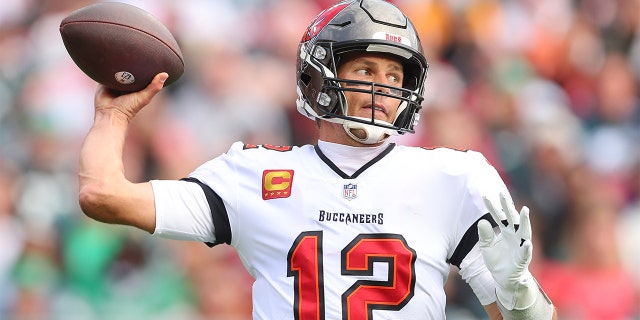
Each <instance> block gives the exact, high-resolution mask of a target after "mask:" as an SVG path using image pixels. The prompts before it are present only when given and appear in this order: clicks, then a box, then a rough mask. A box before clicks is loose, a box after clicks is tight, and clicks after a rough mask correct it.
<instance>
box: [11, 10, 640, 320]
mask: <svg viewBox="0 0 640 320" xmlns="http://www.w3.org/2000/svg"><path fill="white" fill-rule="evenodd" d="M124 2H127V3H130V4H134V5H136V6H139V7H141V8H143V9H145V10H147V11H149V12H151V13H152V14H154V15H155V16H157V17H158V18H159V19H160V20H161V21H162V22H163V23H165V24H166V25H167V26H168V27H169V29H170V30H171V31H172V32H173V34H174V35H175V37H176V38H177V40H178V42H179V43H180V45H181V48H182V50H183V54H184V57H185V61H186V71H185V73H184V75H183V76H182V78H180V79H179V80H178V82H176V83H175V84H173V85H171V86H169V87H167V88H166V89H165V90H164V91H163V92H162V93H161V94H160V95H159V96H158V97H157V98H156V99H155V100H154V101H153V102H152V105H150V106H149V107H148V108H146V109H144V110H143V111H142V112H141V114H140V115H139V116H138V117H137V118H136V119H135V122H134V125H133V127H132V128H131V130H130V133H129V136H128V142H127V146H126V150H125V166H126V172H127V176H128V177H129V178H130V179H131V180H134V181H143V180H148V179H152V178H154V179H177V178H181V177H185V176H187V175H188V174H189V172H191V170H192V169H194V168H195V167H196V166H197V165H199V164H201V163H202V162H204V161H206V160H208V159H210V158H213V157H215V156H217V155H219V154H220V153H222V152H224V151H226V150H227V148H228V147H229V146H230V144H231V143H232V142H233V141H236V140H242V141H244V142H247V143H257V144H261V143H270V144H274V145H300V144H304V143H313V142H314V141H315V124H314V123H313V122H312V121H309V120H307V119H306V118H303V117H302V116H300V115H299V114H298V113H297V111H296V110H295V98H296V96H295V53H296V49H297V45H298V42H299V40H300V38H301V36H302V32H303V31H304V30H305V29H306V27H307V25H308V24H309V23H310V21H311V20H312V19H313V18H314V17H315V15H316V14H317V13H319V12H320V10H322V9H324V8H326V7H328V6H330V5H331V4H333V2H334V1H332V0H233V1H232V0H216V1H213V0H187V1H185V0H183V1H178V0H139V1H124ZM393 2H394V3H396V4H397V5H399V6H400V7H401V8H403V9H405V11H406V12H407V13H408V15H409V16H410V18H411V19H412V20H413V21H414V23H415V24H416V26H417V28H418V30H419V31H420V36H421V39H422V41H423V46H424V49H425V53H426V56H427V60H428V61H429V63H430V70H429V77H428V80H427V86H426V101H425V102H424V104H423V106H424V109H423V111H422V118H421V122H420V126H419V128H418V129H417V132H416V134H415V135H404V136H399V137H395V138H394V139H395V140H397V142H399V143H404V144H410V145H417V146H435V145H442V146H450V147H456V148H468V149H475V150H478V151H481V152H483V153H484V154H485V155H486V157H487V158H488V159H489V161H490V162H491V163H492V164H493V165H494V166H495V167H496V168H497V169H498V171H499V172H500V174H501V175H502V176H503V178H504V179H505V181H506V182H507V184H508V185H509V187H510V188H511V190H512V192H513V197H514V199H515V200H516V202H517V203H518V207H520V206H521V205H527V206H529V207H530V208H531V212H532V219H533V223H534V233H535V237H536V238H535V240H534V244H535V253H534V254H535V258H534V262H533V264H532V266H531V270H532V273H533V274H534V275H535V276H536V277H537V279H538V280H539V282H540V283H541V284H542V286H543V287H544V288H545V289H546V292H547V294H548V295H549V296H550V297H551V298H552V299H553V301H554V303H555V305H556V306H557V310H558V312H559V314H560V318H561V319H594V320H596V319H606V320H614V319H640V317H639V315H640V303H639V301H640V299H639V298H638V297H639V293H640V160H639V159H640V107H639V89H640V81H639V80H640V1H639V0H520V1H516V0H480V1H473V0H396V1H393ZM91 3H93V1H86V0H4V1H3V2H2V5H0V319H194V320H196V319H222V320H236V319H250V315H251V304H250V300H251V299H250V295H251V281H252V278H251V277H250V276H249V275H248V274H247V273H246V271H244V269H243V267H242V266H241V264H240V263H239V260H238V259H237V256H236V255H235V253H234V252H233V251H232V250H231V249H230V248H229V247H225V246H218V247H216V248H214V249H209V248H207V247H206V246H205V245H204V244H201V243H191V242H175V241H165V240H161V239H156V238H152V237H151V236H150V235H148V234H146V233H144V232H142V231H138V230H135V229H133V228H128V227H120V226H110V225H104V224H100V223H97V222H95V221H92V220H90V219H88V218H86V217H85V216H84V215H83V214H82V212H81V211H80V210H79V206H78V202H77V193H76V192H77V177H76V169H77V160H78V150H79V146H80V144H81V143H82V140H83V138H84V136H85V134H86V133H87V131H88V128H89V127H90V125H91V123H92V116H93V104H92V103H93V95H94V92H95V89H96V84H95V83H94V82H93V81H91V80H90V79H88V78H87V77H86V76H85V75H84V74H83V73H81V71H80V70H79V69H78V68H77V67H76V66H75V65H74V63H73V61H72V60H71V59H70V58H69V56H68V54H67V53H66V51H65V49H64V46H63V44H62V41H61V38H60V34H59V31H58V28H59V24H60V22H61V20H62V19H63V18H64V17H65V16H67V15H68V14H69V13H71V12H72V11H73V10H76V9H78V8H80V7H82V6H85V5H89V4H91ZM414 165H416V164H414ZM417 165H428V164H417ZM416 191H417V192H418V193H416V194H414V195H408V196H419V190H416ZM398 201H400V200H398ZM453 271H454V272H455V270H453ZM446 290H447V292H448V300H449V301H448V307H447V313H448V316H449V319H483V318H485V317H484V316H483V310H482V307H481V306H480V305H479V304H478V302H477V301H476V300H475V297H474V296H473V294H472V293H471V291H470V289H468V288H467V286H466V284H464V283H463V281H461V280H460V277H459V276H458V275H457V274H455V273H452V274H451V276H450V277H449V280H448V282H447V284H446Z"/></svg>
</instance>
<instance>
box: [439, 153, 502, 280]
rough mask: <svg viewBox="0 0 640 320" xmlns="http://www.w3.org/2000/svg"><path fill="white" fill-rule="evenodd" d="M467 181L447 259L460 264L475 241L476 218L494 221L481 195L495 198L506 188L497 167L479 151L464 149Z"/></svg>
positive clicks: (476, 238) (477, 220)
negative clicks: (452, 243)
mask: <svg viewBox="0 0 640 320" xmlns="http://www.w3.org/2000/svg"><path fill="white" fill-rule="evenodd" d="M465 153H466V157H467V158H466V162H467V163H466V165H465V167H466V168H467V170H468V172H467V182H466V190H465V191H466V195H465V201H463V204H462V208H461V212H460V216H459V220H458V223H457V226H458V227H457V232H456V233H457V238H458V239H459V241H458V242H457V245H456V248H455V251H454V252H453V254H452V255H451V257H450V258H449V263H450V264H452V265H455V266H456V267H458V268H461V263H462V260H463V259H464V258H465V257H466V256H467V254H468V253H469V252H470V251H471V250H472V248H473V247H474V246H475V245H476V243H477V242H478V230H477V228H478V227H477V226H478V222H479V221H480V220H481V219H486V220H488V221H489V222H490V223H491V224H492V225H494V226H496V223H495V222H494V221H493V219H492V218H491V215H490V214H489V211H488V210H487V208H486V206H485V205H484V201H483V199H482V198H483V197H485V196H486V197H489V198H497V197H498V195H499V193H500V192H505V191H506V190H507V188H506V186H505V184H504V182H503V181H502V178H501V177H500V175H499V174H498V172H497V170H496V169H495V168H494V167H493V166H492V165H491V164H490V163H489V162H488V161H487V160H486V158H485V157H484V156H483V155H482V154H481V153H479V152H475V151H466V152H465Z"/></svg>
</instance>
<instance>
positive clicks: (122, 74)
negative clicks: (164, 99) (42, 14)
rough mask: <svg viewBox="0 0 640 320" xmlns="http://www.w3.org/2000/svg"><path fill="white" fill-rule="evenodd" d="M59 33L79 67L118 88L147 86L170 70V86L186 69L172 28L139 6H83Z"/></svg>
mask: <svg viewBox="0 0 640 320" xmlns="http://www.w3.org/2000/svg"><path fill="white" fill-rule="evenodd" d="M60 34H61V35H62V41H63V42H64V46H65V48H66V49H67V52H68V53H69V55H70V56H71V58H72V59H73V61H74V62H75V64H76V65H77V66H78V67H79V68H80V70H82V71H83V72H84V73H85V74H87V75H88V76H89V77H90V78H91V79H93V80H95V81H96V82H98V83H101V84H103V85H105V86H106V87H108V88H111V89H114V90H117V91H121V92H132V91H139V90H141V89H144V88H145V87H146V86H147V85H148V84H149V83H150V82H151V80H152V79H153V77H154V76H155V75H156V74H158V73H160V72H167V73H168V74H169V79H167V81H166V82H165V86H167V85H169V84H171V83H173V82H175V81H176V80H178V78H180V76H181V75H182V73H183V72H184V60H183V58H182V52H181V51H180V47H179V46H178V43H177V42H176V40H175V38H174V37H173V35H172V34H171V32H170V31H169V29H167V27H166V26H164V25H163V24H162V23H161V22H160V21H159V20H158V19H157V18H156V17H154V16H153V15H151V14H150V13H148V12H146V11H145V10H142V9H140V8H138V7H136V6H132V5H129V4H125V3H119V2H103V3H96V4H92V5H89V6H86V7H83V8H80V9H78V10H76V11H74V12H72V13H71V14H70V15H69V16H67V17H66V18H64V19H63V20H62V22H61V23H60Z"/></svg>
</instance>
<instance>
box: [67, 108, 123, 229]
mask: <svg viewBox="0 0 640 320" xmlns="http://www.w3.org/2000/svg"><path fill="white" fill-rule="evenodd" d="M127 127H128V120H127V118H126V117H125V116H124V115H123V114H121V113H119V112H117V111H113V110H99V111H96V115H95V120H94V125H93V127H92V128H91V130H90V131H89V133H88V134H87V137H86V139H85V141H84V144H83V146H82V149H81V151H80V163H79V168H78V178H79V184H80V193H79V200H80V205H81V207H82V210H83V211H84V212H85V214H86V215H87V216H89V217H91V218H94V219H96V220H99V221H103V222H109V223H117V222H118V221H116V220H117V216H116V215H115V214H116V213H117V212H114V209H113V208H112V207H111V206H112V205H113V204H112V203H111V201H112V200H111V199H113V198H114V197H115V195H116V194H117V192H119V191H120V190H121V189H122V187H121V185H122V184H125V183H127V181H126V179H125V176H124V165H123V162H122V155H123V148H124V141H125V137H126V134H127Z"/></svg>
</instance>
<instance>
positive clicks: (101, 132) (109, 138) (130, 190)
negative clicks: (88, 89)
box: [78, 73, 168, 233]
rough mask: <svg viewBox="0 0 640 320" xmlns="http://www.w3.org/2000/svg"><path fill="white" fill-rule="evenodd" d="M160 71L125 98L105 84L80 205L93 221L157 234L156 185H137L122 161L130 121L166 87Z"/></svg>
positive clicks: (85, 155)
mask: <svg viewBox="0 0 640 320" xmlns="http://www.w3.org/2000/svg"><path fill="white" fill-rule="evenodd" d="M167 77H168V75H167V74H166V73H160V74H158V75H156V77H155V78H154V79H153V81H152V82H151V83H150V84H149V86H147V88H145V89H144V90H141V91H138V92H133V93H129V94H125V95H121V96H117V95H115V94H114V93H113V92H111V91H110V90H108V89H106V88H105V87H103V86H100V88H99V89H98V91H97V92H96V96H95V102H94V104H95V115H94V123H93V126H92V127H91V129H90V130H89V133H88V134H87V136H86V138H85V141H84V144H83V145H82V149H81V151H80V163H79V169H78V178H79V184H80V189H79V195H78V198H79V202H80V207H81V208H82V211H83V212H84V213H85V214H86V215H87V216H89V217H91V218H93V219H95V220H97V221H101V222H105V223H112V224H122V225H129V226H133V227H136V228H139V229H142V230H145V231H147V232H149V233H153V232H154V230H155V204H154V197H153V190H152V188H151V183H149V182H143V183H132V182H131V181H129V180H127V179H126V177H125V174H124V164H123V160H122V156H123V149H124V143H125V137H126V134H127V129H128V127H129V123H130V122H131V120H132V119H133V118H134V117H135V115H136V114H137V113H138V111H140V110H141V109H142V108H143V107H144V106H146V105H148V104H149V102H151V99H152V98H153V97H154V96H155V95H156V94H157V93H158V92H160V90H161V89H162V87H163V84H164V82H165V81H166V79H167Z"/></svg>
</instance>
